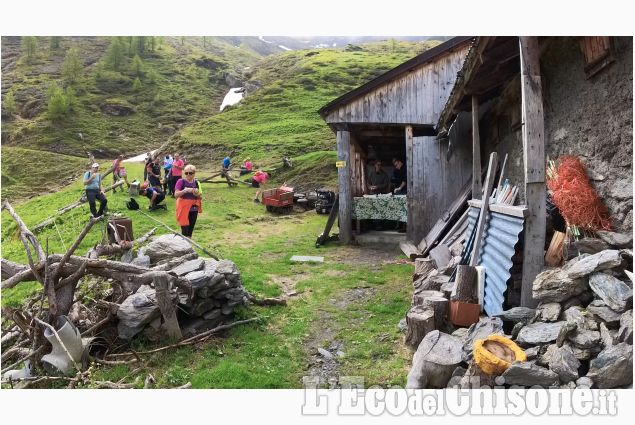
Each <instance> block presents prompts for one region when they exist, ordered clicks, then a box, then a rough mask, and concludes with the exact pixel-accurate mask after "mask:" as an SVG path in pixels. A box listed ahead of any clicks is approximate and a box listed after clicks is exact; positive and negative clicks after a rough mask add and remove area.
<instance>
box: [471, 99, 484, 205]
mask: <svg viewBox="0 0 635 425" xmlns="http://www.w3.org/2000/svg"><path fill="white" fill-rule="evenodd" d="M481 190H482V186H481V139H480V136H479V133H478V96H476V95H472V199H481Z"/></svg>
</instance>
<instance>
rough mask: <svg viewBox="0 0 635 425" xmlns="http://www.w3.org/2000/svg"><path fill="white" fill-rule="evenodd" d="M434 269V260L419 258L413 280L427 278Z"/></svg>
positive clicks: (416, 261)
mask: <svg viewBox="0 0 635 425" xmlns="http://www.w3.org/2000/svg"><path fill="white" fill-rule="evenodd" d="M433 269H434V260H433V259H432V258H417V259H416V260H415V274H414V277H413V280H418V279H420V278H422V277H426V276H427V275H428V273H430V272H431V271H432V270H433Z"/></svg>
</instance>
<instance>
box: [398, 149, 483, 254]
mask: <svg viewBox="0 0 635 425" xmlns="http://www.w3.org/2000/svg"><path fill="white" fill-rule="evenodd" d="M414 140H415V142H414V146H415V147H416V146H420V150H419V151H418V152H415V154H414V159H415V161H414V167H415V168H416V167H418V166H419V167H421V168H422V170H420V171H419V172H417V171H414V172H413V176H414V175H422V176H423V184H422V195H423V200H424V201H423V208H422V210H421V212H420V213H419V214H418V217H417V219H418V220H421V224H420V225H417V227H421V232H422V233H423V235H424V236H425V235H426V234H427V233H428V232H429V231H430V229H432V227H433V226H434V224H435V223H436V222H437V220H438V219H439V218H441V217H442V216H443V214H445V212H446V211H447V209H448V208H449V206H450V205H451V204H452V202H453V201H454V200H455V199H456V197H457V196H458V194H459V192H460V191H461V188H462V187H463V185H464V184H465V182H467V181H468V180H469V178H470V176H471V175H472V146H471V144H470V143H461V144H459V145H458V146H456V147H455V148H454V151H453V155H452V157H451V158H450V161H447V160H446V156H447V152H448V148H449V142H448V140H447V139H445V140H444V141H438V140H434V137H415V138H414ZM417 164H419V165H417ZM413 184H416V183H415V182H413ZM409 213H410V212H409ZM408 221H409V222H410V216H408ZM409 227H410V226H409ZM419 239H421V238H419ZM418 242H419V241H417V243H418Z"/></svg>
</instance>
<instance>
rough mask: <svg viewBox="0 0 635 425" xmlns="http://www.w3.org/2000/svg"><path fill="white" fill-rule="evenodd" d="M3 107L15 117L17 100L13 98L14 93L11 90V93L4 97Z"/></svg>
mask: <svg viewBox="0 0 635 425" xmlns="http://www.w3.org/2000/svg"><path fill="white" fill-rule="evenodd" d="M3 106H4V110H5V111H7V112H8V113H9V114H11V115H13V113H14V112H15V111H16V106H15V98H14V97H13V91H11V90H9V93H7V95H6V96H5V97H4V103H3Z"/></svg>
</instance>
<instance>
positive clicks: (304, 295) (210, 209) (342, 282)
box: [2, 154, 413, 388]
mask: <svg viewBox="0 0 635 425" xmlns="http://www.w3.org/2000/svg"><path fill="white" fill-rule="evenodd" d="M314 157H315V154H312V155H308V158H307V157H304V158H303V157H300V158H295V159H294V164H298V165H297V167H302V166H303V164H304V165H305V166H308V165H307V164H312V162H313V161H316V158H314ZM313 165H314V164H313ZM127 169H128V171H129V175H130V177H135V176H137V177H139V176H141V173H142V166H141V165H128V166H127ZM203 176H204V174H203V175H202V176H199V177H203ZM288 178H289V176H288V175H280V176H278V177H277V178H274V181H273V182H272V187H275V186H276V185H278V184H280V183H282V181H281V180H283V179H284V180H286V179H288ZM106 180H107V182H108V180H109V178H107V179H106ZM82 192H83V187H82V186H81V182H80V181H77V182H75V183H74V184H72V185H71V186H70V187H68V188H66V189H64V190H61V191H60V192H58V193H55V194H51V195H47V196H43V197H38V198H34V199H31V200H29V201H27V202H25V203H23V204H20V205H18V206H16V207H15V209H16V211H17V212H18V214H20V216H21V217H22V219H23V220H24V222H25V223H26V224H27V226H29V227H33V226H34V225H35V224H37V223H39V222H40V221H42V220H44V219H45V218H47V217H48V216H49V214H51V212H52V211H53V210H54V209H56V208H60V207H62V206H64V205H67V204H69V203H71V202H73V201H75V200H77V199H78V198H79V197H80V196H81V194H82ZM254 194H255V190H254V189H252V188H250V187H247V186H242V185H239V186H237V187H228V186H226V185H220V184H219V185H216V184H213V185H205V186H204V194H203V213H202V214H201V215H200V216H199V219H198V221H197V224H196V229H195V231H194V240H195V241H196V242H197V243H199V244H201V245H202V246H205V247H208V246H212V247H216V248H217V249H218V250H219V251H220V253H221V254H222V255H223V256H224V257H225V258H228V259H230V260H232V261H233V262H235V263H236V265H237V266H238V269H239V270H240V272H241V276H242V280H243V282H244V284H245V287H246V289H247V290H248V291H250V292H252V293H254V294H256V295H257V296H261V297H275V296H286V295H285V292H288V291H289V290H294V291H296V292H297V293H298V295H297V296H294V297H289V305H288V306H286V307H284V306H274V307H258V306H250V307H249V308H241V309H239V310H238V311H237V314H236V318H235V320H238V319H241V318H250V317H259V318H261V320H260V321H258V322H255V323H252V324H248V325H244V326H239V327H236V328H233V329H231V331H229V332H228V333H227V334H225V335H222V336H221V335H218V336H216V337H215V338H213V339H210V340H208V341H207V342H205V343H203V344H199V345H195V346H190V347H183V348H179V349H173V350H168V351H166V352H163V353H157V354H155V355H152V356H145V358H147V360H146V361H145V362H144V363H143V365H141V370H139V371H137V372H135V373H133V374H132V375H131V376H130V377H128V378H126V379H125V382H133V381H134V378H135V377H136V376H141V377H142V379H141V382H140V386H142V385H143V377H145V376H146V375H147V373H152V374H153V375H154V376H155V378H156V379H157V381H158V386H159V387H164V388H169V387H174V386H178V385H182V384H184V383H186V382H187V381H191V382H192V384H193V386H194V388H299V387H301V385H302V377H303V376H306V375H311V374H320V373H321V372H320V368H321V367H322V363H321V362H320V360H321V359H320V358H319V355H318V354H317V348H318V347H322V348H326V349H328V348H329V347H331V349H332V348H333V347H337V348H338V349H339V350H341V351H342V352H343V353H344V356H343V357H342V358H338V361H337V364H338V369H337V371H336V372H337V373H338V374H339V375H341V376H364V377H365V380H366V385H373V384H378V385H383V386H386V385H391V384H399V385H405V380H406V376H407V373H408V366H409V365H408V363H409V361H410V360H409V359H410V353H409V352H408V351H407V348H405V346H404V345H403V337H404V334H403V332H402V331H400V330H399V329H398V328H397V323H398V322H399V320H401V318H403V316H404V314H405V312H406V311H407V309H408V307H409V305H410V298H411V293H412V285H411V283H410V281H411V274H412V272H413V267H412V266H408V265H405V266H404V265H384V264H383V263H382V259H396V258H398V256H399V252H397V251H375V250H369V249H365V248H362V247H354V246H348V247H339V246H338V245H337V243H333V242H332V243H329V244H327V245H326V246H324V247H320V248H319V249H316V248H315V240H316V238H317V236H318V235H319V234H320V233H321V232H322V230H323V228H324V225H325V222H326V218H327V217H326V216H323V215H318V214H316V213H315V211H308V212H304V211H301V210H296V211H294V212H293V213H292V214H290V215H286V216H278V215H274V214H269V213H267V212H265V208H264V206H263V205H261V204H255V203H253V197H254ZM107 197H108V201H109V209H110V212H121V213H123V214H124V215H126V216H129V217H132V219H133V225H134V233H135V236H137V237H139V236H141V235H142V234H144V233H145V232H147V231H149V230H150V229H152V228H153V227H155V223H154V222H153V221H152V220H150V219H148V218H146V217H144V216H142V215H141V214H138V213H135V212H133V211H128V210H127V209H126V207H125V201H126V200H128V199H129V197H130V196H129V195H127V194H125V193H117V194H112V193H110V192H109V193H108V195H107ZM138 198H139V199H138V202H139V204H140V205H141V207H142V208H147V205H148V203H147V199H146V198H142V197H138ZM166 203H167V205H168V211H163V210H160V211H156V212H153V213H152V215H153V216H154V217H156V218H157V219H159V220H161V221H163V222H164V223H166V224H167V225H168V226H170V227H171V228H173V229H175V230H176V229H178V224H177V223H176V220H175V219H174V200H173V199H170V198H168V199H167V202H166ZM88 217H89V210H88V204H85V205H83V206H82V207H79V208H76V209H75V210H73V211H71V212H69V213H66V214H65V215H62V216H60V217H58V218H57V219H56V221H55V225H52V226H50V227H48V228H45V229H43V230H42V232H41V233H40V234H38V235H37V236H38V238H39V240H40V241H41V242H42V243H45V241H46V240H47V238H48V242H49V250H50V251H53V252H64V251H65V248H67V247H68V246H70V244H72V242H73V241H74V240H75V238H76V237H77V234H78V233H79V231H80V230H81V229H82V228H83V227H84V225H85V223H86V222H87V220H88ZM16 232H17V226H16V225H15V223H14V221H13V219H12V218H11V217H10V215H9V214H8V213H7V212H6V211H4V212H3V213H2V256H3V257H4V258H7V259H10V260H12V261H20V262H26V253H25V250H24V247H23V245H22V243H21V242H20V240H19V239H18V238H17V233H16ZM165 233H167V230H165V229H164V228H161V227H159V229H157V232H156V234H157V235H161V234H165ZM100 238H101V232H100V229H99V228H93V229H92V230H91V232H90V233H89V235H88V236H87V237H86V238H85V239H84V241H83V242H82V244H81V246H80V247H79V248H78V251H77V252H78V254H79V255H83V254H84V253H85V252H86V251H88V249H90V248H91V247H92V246H93V245H94V244H95V243H96V242H97V241H98V240H99V239H100ZM210 250H211V249H210ZM292 255H319V256H324V262H323V263H314V262H310V263H296V262H291V261H290V257H291V256H292ZM91 279H94V278H90V277H89V278H86V280H85V281H83V282H82V283H81V284H80V288H79V291H84V292H85V291H87V290H89V289H88V288H87V287H88V286H89V285H90V284H92V285H93V289H90V290H92V291H96V290H105V289H107V287H108V286H107V285H106V284H104V283H103V282H102V283H101V284H98V285H95V283H96V282H95V281H94V280H91ZM95 288H97V289H95ZM39 289H40V288H39V284H38V283H36V282H24V283H21V284H19V285H18V286H16V287H15V288H12V289H9V290H3V291H2V305H3V306H5V305H10V306H18V305H20V304H21V303H22V301H23V300H24V299H25V297H27V296H30V295H32V294H33V293H34V292H35V291H38V290H39ZM166 343H167V341H161V342H158V343H150V342H149V341H146V340H144V338H143V337H138V338H136V339H134V340H133V342H132V347H133V348H134V349H136V350H143V349H146V348H150V347H158V346H162V345H165V344H166ZM137 367H139V366H137V365H118V366H99V365H93V372H92V377H93V378H94V379H100V380H111V381H117V380H119V379H121V378H124V377H125V376H126V375H128V374H129V373H130V372H132V371H133V369H136V368H137ZM331 372H334V371H332V370H331ZM43 385H44V383H43ZM49 385H52V384H46V386H49Z"/></svg>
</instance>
